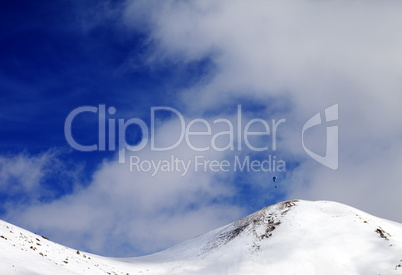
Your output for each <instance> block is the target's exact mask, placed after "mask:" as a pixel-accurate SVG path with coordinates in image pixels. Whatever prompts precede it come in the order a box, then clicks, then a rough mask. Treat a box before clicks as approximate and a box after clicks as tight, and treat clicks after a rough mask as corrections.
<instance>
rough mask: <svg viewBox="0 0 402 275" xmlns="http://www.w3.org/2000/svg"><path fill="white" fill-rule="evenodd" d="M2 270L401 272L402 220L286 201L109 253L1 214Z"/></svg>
mask: <svg viewBox="0 0 402 275" xmlns="http://www.w3.org/2000/svg"><path fill="white" fill-rule="evenodd" d="M0 273H1V274H292V275H293V274H309V275H311V274H325V275H327V274H334V275H335V274H336V275H339V274H365V275H366V274H382V275H388V274H402V224H399V223H395V222H392V221H388V220H384V219H381V218H377V217H374V216H372V215H369V214H367V213H365V212H362V211H359V210H357V209H354V208H352V207H349V206H346V205H343V204H340V203H335V202H328V201H296V200H295V201H286V202H282V203H279V204H276V205H273V206H269V207H266V208H264V209H262V210H260V211H257V212H256V213H254V214H251V215H249V216H247V217H245V218H243V219H240V220H238V221H236V222H234V223H231V224H229V225H227V226H224V227H221V228H218V229H216V230H213V231H211V232H208V233H206V234H204V235H201V236H198V237H196V238H193V239H191V240H188V241H186V242H183V243H181V244H178V245H176V246H174V247H172V248H170V249H167V250H165V251H162V252H160V253H156V254H152V255H149V256H144V257H137V258H124V259H118V258H105V257H100V256H96V255H93V254H90V253H86V252H82V251H77V250H74V249H71V248H67V247H64V246H61V245H59V244H56V243H54V242H51V241H49V240H47V239H46V238H45V237H42V236H38V235H36V234H33V233H31V232H28V231H26V230H24V229H21V228H18V227H16V226H13V225H11V224H9V223H6V222H3V221H1V222H0Z"/></svg>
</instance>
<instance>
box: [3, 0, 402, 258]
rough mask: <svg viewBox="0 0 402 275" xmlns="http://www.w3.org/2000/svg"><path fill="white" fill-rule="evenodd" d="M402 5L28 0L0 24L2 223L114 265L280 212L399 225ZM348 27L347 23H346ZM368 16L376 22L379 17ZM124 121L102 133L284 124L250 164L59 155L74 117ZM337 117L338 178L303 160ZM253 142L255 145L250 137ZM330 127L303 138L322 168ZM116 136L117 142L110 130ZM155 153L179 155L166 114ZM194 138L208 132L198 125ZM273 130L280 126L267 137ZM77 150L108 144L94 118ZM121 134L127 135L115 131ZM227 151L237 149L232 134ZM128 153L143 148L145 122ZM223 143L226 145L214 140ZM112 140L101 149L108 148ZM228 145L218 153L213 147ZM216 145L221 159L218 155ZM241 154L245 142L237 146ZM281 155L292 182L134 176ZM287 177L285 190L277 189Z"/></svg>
mask: <svg viewBox="0 0 402 275" xmlns="http://www.w3.org/2000/svg"><path fill="white" fill-rule="evenodd" d="M400 9H402V7H401V5H400V4H397V3H390V4H389V5H386V4H380V3H369V4H365V5H364V7H363V6H359V5H357V4H353V3H342V4H340V3H334V2H331V1H328V2H320V3H316V2H312V1H304V2H293V1H291V2H289V3H281V2H277V1H271V2H264V1H254V2H253V3H245V2H242V1H212V0H211V1H187V2H184V1H164V2H162V1H131V0H130V1H129V0H126V1H113V2H111V1H85V2H83V1H19V2H18V3H15V2H11V1H9V3H5V4H3V7H2V9H1V11H0V13H1V20H0V34H1V37H2V39H1V40H2V43H1V46H0V49H1V50H0V60H1V63H0V98H1V100H0V104H1V111H0V218H2V219H4V220H7V221H9V222H11V223H15V224H17V225H19V226H22V227H24V228H26V229H28V230H31V231H34V232H37V233H39V234H42V235H46V236H48V237H49V238H50V239H52V240H54V241H56V242H59V243H62V244H65V245H68V246H71V247H74V248H76V249H80V250H86V251H90V252H93V253H98V254H102V255H107V256H136V255H144V254H147V253H152V252H155V251H159V250H161V249H164V248H167V247H169V246H171V245H174V244H176V243H178V242H180V241H183V240H185V239H188V238H191V237H194V236H196V235H198V234H201V233H204V232H206V231H208V230H211V229H214V228H216V227H218V226H222V225H224V224H227V223H229V222H232V221H234V220H236V219H238V218H241V217H243V216H244V215H247V214H250V213H252V212H254V211H257V210H259V209H260V208H262V207H265V206H267V205H270V204H273V203H276V202H279V201H282V200H285V199H294V198H298V199H326V200H335V201H339V202H342V203H347V204H349V205H352V206H355V207H358V208H360V209H362V210H365V211H368V212H370V213H373V214H375V215H378V216H381V217H384V218H389V219H393V220H395V221H402V216H401V215H400V212H401V211H397V209H400V208H401V206H402V205H401V203H400V200H399V199H398V198H399V197H398V196H399V195H398V194H400V192H401V191H402V189H401V187H400V186H399V185H398V184H397V182H398V179H399V178H400V176H401V175H400V173H401V172H400V171H399V170H400V169H398V167H399V163H400V161H402V159H401V157H400V156H401V155H402V154H399V153H400V151H401V150H402V146H401V144H402V141H401V137H402V132H401V129H400V127H399V126H398V125H400V122H401V118H400V117H401V116H400V106H399V104H398V102H401V99H402V98H401V93H400V88H401V83H400V80H399V79H400V74H401V73H402V68H401V65H400V64H402V62H400V61H402V60H401V59H402V57H401V55H400V50H399V49H400V46H402V39H401V37H400V35H399V28H398V26H400V23H402V22H400V21H401V19H400V16H399V14H400V13H399V12H398V11H400ZM340 18H341V19H342V20H341V19H340ZM373 18H375V19H377V20H373ZM102 104H103V105H105V106H106V108H109V107H115V108H116V110H117V111H116V113H115V114H114V115H110V114H107V117H106V119H107V121H110V120H111V119H114V120H115V121H116V123H117V124H118V120H119V119H121V120H124V121H128V120H129V119H132V118H137V119H140V120H142V121H144V123H145V124H146V125H147V126H148V127H150V125H151V116H150V114H151V108H152V107H158V106H165V107H170V108H174V109H175V110H177V111H178V112H180V114H181V115H183V117H184V119H185V122H186V124H187V125H188V124H189V123H190V122H191V121H194V120H197V119H198V120H200V119H203V120H204V122H206V123H209V125H212V135H213V134H216V133H219V132H221V131H227V130H228V129H227V128H225V124H224V123H220V124H219V123H214V121H215V120H217V119H227V120H228V121H230V122H233V125H235V129H234V132H235V133H237V130H238V129H237V128H236V125H237V124H236V123H237V121H238V106H239V105H240V106H241V111H242V123H243V124H242V127H243V132H244V127H245V125H246V124H247V122H249V121H251V120H253V119H260V120H264V121H266V122H267V123H268V124H269V125H270V126H272V120H273V119H274V120H276V121H279V120H280V119H285V120H286V122H285V123H283V124H282V125H280V126H279V127H278V134H277V138H276V140H277V150H273V149H272V148H271V147H272V138H273V137H272V135H269V136H267V135H266V136H254V137H252V138H250V140H251V143H252V144H254V145H255V146H257V147H258V146H261V147H264V146H265V145H268V147H269V149H268V150H265V151H263V152H255V151H253V150H250V148H249V147H247V146H246V144H245V143H244V139H243V143H242V144H243V146H242V149H241V150H224V151H222V152H220V151H216V150H213V149H212V148H211V136H198V137H196V138H194V139H193V141H194V144H197V146H198V147H206V146H208V145H209V149H208V150H206V151H205V152H195V151H194V150H191V148H190V147H189V146H188V144H186V142H185V141H184V140H183V142H181V143H180V145H179V146H177V148H175V149H174V150H170V151H168V152H159V151H153V150H152V149H151V148H150V143H148V144H147V145H146V146H145V147H144V148H143V149H142V150H140V151H137V152H129V151H127V155H126V157H127V162H126V163H125V164H122V163H119V162H118V152H117V151H108V150H106V151H93V152H80V151H77V150H75V149H74V148H72V147H71V146H70V145H69V143H68V141H67V140H66V137H65V133H64V126H65V121H66V118H67V116H68V115H69V114H70V112H72V111H73V110H74V109H76V108H78V107H81V106H93V107H97V108H99V106H100V105H102ZM334 104H338V106H339V120H338V121H336V122H334V123H332V124H331V125H337V126H338V127H339V146H338V148H339V168H338V169H337V170H331V169H329V168H328V167H325V166H323V165H321V164H319V163H317V162H316V161H315V160H313V159H312V158H310V157H309V156H308V154H307V153H306V152H305V151H304V150H303V147H302V143H301V134H302V128H303V125H304V123H306V121H307V120H308V119H310V118H311V117H312V116H314V115H315V114H316V113H319V112H321V113H322V114H323V112H324V109H325V108H328V107H330V106H332V105H334ZM254 126H255V127H256V128H254V129H253V128H252V127H251V128H250V129H252V131H262V129H263V128H261V127H262V126H263V124H261V123H259V122H257V123H255V124H254ZM325 126H326V125H324V124H322V125H320V126H317V127H316V128H314V130H311V131H309V132H308V133H307V136H305V140H306V146H307V147H309V148H310V149H311V150H312V151H314V152H317V153H318V154H320V155H325V139H326V134H325V133H326V132H325V131H326V128H325ZM107 129H109V128H107ZM155 129H156V131H155V132H156V134H155V140H156V141H157V142H159V143H158V144H165V145H166V144H173V143H174V142H175V140H177V138H178V135H180V130H182V129H181V128H180V123H179V120H178V117H177V116H176V115H174V114H172V113H171V112H170V113H169V112H168V111H165V112H159V113H158V117H157V123H156V128H155ZM192 130H193V131H205V125H204V124H202V123H201V122H198V123H195V126H194V128H192ZM271 130H272V128H271ZM72 134H73V137H74V138H75V139H76V140H77V141H78V142H79V143H81V144H83V145H91V144H95V143H97V141H98V116H97V114H93V113H88V112H87V113H82V114H80V115H79V116H77V117H76V118H75V120H74V123H73V127H72ZM115 134H116V135H117V134H118V131H117V130H116V131H115ZM226 137H227V135H226ZM126 138H127V141H128V142H129V143H130V144H132V145H134V146H135V145H136V144H137V145H138V144H139V142H140V141H141V140H142V138H143V136H142V135H141V131H140V128H139V127H138V125H132V126H129V127H128V128H127V131H126ZM217 140H218V141H219V139H217ZM106 141H107V142H108V141H109V139H108V138H107V139H106ZM220 142H221V143H219V144H220V145H219V146H221V147H223V146H224V145H225V139H222V140H220ZM222 144H223V145H222ZM234 144H235V147H236V148H238V147H237V145H238V140H237V136H236V137H235V141H234ZM171 155H174V156H175V157H177V158H178V159H180V160H183V161H184V160H186V161H189V160H191V161H194V157H196V156H203V157H204V158H205V159H207V160H211V161H212V160H216V161H219V162H222V161H224V160H228V162H230V164H231V165H234V163H235V158H236V157H239V158H240V159H242V160H243V159H244V158H246V157H249V158H250V159H251V160H256V161H259V162H261V161H263V160H265V159H268V157H269V155H271V157H273V156H275V157H276V158H277V160H283V161H284V162H285V163H286V171H279V172H278V171H277V172H272V171H271V172H253V171H251V172H244V171H243V172H239V171H237V172H234V171H232V170H231V171H229V172H222V171H221V172H214V171H211V170H208V171H195V169H194V166H191V168H190V171H189V172H188V173H187V174H186V175H185V176H182V175H180V173H177V171H176V172H175V171H173V172H169V173H162V172H160V173H157V175H155V176H152V175H150V173H149V172H144V171H140V172H138V171H137V172H135V171H134V172H132V171H131V172H130V167H129V157H130V156H137V157H138V158H139V159H141V160H143V161H149V162H151V161H154V162H157V161H163V160H169V159H170V157H171ZM273 176H278V183H277V188H275V187H274V186H275V184H273V182H272V177H273Z"/></svg>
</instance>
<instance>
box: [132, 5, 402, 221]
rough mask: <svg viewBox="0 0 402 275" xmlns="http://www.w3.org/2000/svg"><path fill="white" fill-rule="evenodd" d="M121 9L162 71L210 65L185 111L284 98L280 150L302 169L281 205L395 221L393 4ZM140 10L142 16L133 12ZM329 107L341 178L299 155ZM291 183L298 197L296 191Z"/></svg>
mask: <svg viewBox="0 0 402 275" xmlns="http://www.w3.org/2000/svg"><path fill="white" fill-rule="evenodd" d="M127 3H128V9H127V11H126V22H127V24H132V26H134V27H138V26H144V25H146V26H147V30H150V34H149V35H150V39H151V40H152V41H153V43H154V45H155V49H154V54H155V56H156V57H159V58H160V60H161V61H162V62H163V60H165V59H167V58H168V59H169V58H170V59H172V60H180V61H181V62H190V61H196V60H200V59H202V58H210V59H211V60H212V62H214V64H215V65H216V68H215V70H214V71H213V72H212V75H208V77H207V78H206V79H208V81H203V82H200V83H199V84H198V85H197V86H194V87H193V88H191V89H188V90H186V91H185V92H184V93H183V97H182V99H183V101H184V102H185V103H186V104H187V106H188V110H190V112H194V113H197V112H200V111H201V112H205V110H207V109H216V108H219V106H221V105H222V102H224V101H226V100H227V101H229V102H230V100H231V99H232V98H233V97H235V98H238V97H239V96H243V97H245V98H248V99H249V100H250V99H251V100H256V101H257V102H259V103H261V104H263V103H264V102H267V106H270V105H269V101H270V100H275V99H278V97H280V96H285V97H287V98H288V100H289V101H288V102H289V108H288V109H287V110H286V109H285V111H283V112H282V113H280V112H279V113H277V115H279V116H280V115H282V116H285V117H286V118H287V119H288V123H289V125H292V126H293V127H294V128H293V129H290V130H289V132H287V133H286V134H288V135H290V134H291V136H286V137H285V140H284V143H283V144H282V147H281V148H291V149H290V150H289V151H290V152H289V153H293V154H295V157H297V159H298V160H299V161H301V165H300V166H299V168H297V169H296V170H295V171H294V175H298V176H297V177H296V176H295V177H294V178H293V181H290V180H289V182H288V183H287V184H288V185H289V186H291V188H290V189H289V197H301V198H311V199H322V198H334V199H336V200H338V201H340V202H345V203H349V204H352V205H355V206H357V207H360V208H363V210H369V211H372V212H373V211H374V212H376V214H378V215H380V216H383V217H392V218H393V219H395V220H399V221H402V215H401V214H400V213H399V212H398V211H395V209H400V208H401V207H402V202H401V201H400V200H399V201H398V200H395V199H394V198H395V194H398V192H397V190H399V188H398V185H397V182H398V180H399V178H400V175H399V169H398V167H397V166H398V164H400V160H399V157H398V155H397V154H395V152H396V151H399V150H400V148H401V147H402V140H401V137H402V128H401V127H399V126H400V125H401V123H402V118H401V112H400V102H402V93H401V92H400V91H401V88H402V82H401V77H400V76H401V75H402V54H401V52H400V49H401V48H402V36H401V35H400V28H399V26H400V25H401V24H402V17H400V11H401V9H402V3H400V2H391V1H387V2H361V1H357V2H346V1H342V2H339V1H338V2H335V1H164V2H163V3H159V2H158V3H156V4H155V5H153V6H152V8H151V7H150V5H151V4H149V3H148V2H147V1H127ZM144 3H147V4H146V5H147V6H148V8H147V9H146V10H145V11H150V13H145V14H144V16H140V15H139V14H138V13H137V12H133V11H135V10H137V11H138V10H142V7H143V5H144ZM133 18H134V21H132V19H133ZM139 18H140V19H143V21H141V20H139ZM138 22H142V25H141V24H138ZM144 22H145V23H144ZM155 60H158V59H154V60H153V61H155ZM217 98H219V100H217ZM335 103H339V108H340V110H339V116H340V117H339V131H340V164H339V165H340V169H339V170H338V171H336V172H332V171H328V170H326V168H324V167H322V166H320V165H315V164H314V161H313V160H311V159H309V158H308V157H303V156H302V155H301V154H300V153H302V150H301V144H300V132H301V127H302V125H303V123H304V122H305V121H307V119H309V118H310V117H311V116H312V115H314V114H315V113H317V112H318V111H322V110H323V109H324V108H326V107H329V106H331V105H333V104H335ZM297 127H299V129H297ZM312 143H314V141H313V142H312ZM317 143H319V141H317ZM302 169H304V171H301V170H302ZM307 169H308V170H307ZM378 175H384V176H383V177H379V176H378ZM380 178H386V179H387V180H380ZM300 182H305V184H303V188H298V187H297V186H299V183H300ZM379 190H381V192H379ZM379 193H380V194H381V197H379V196H378V194H379ZM373 202H378V205H384V207H381V206H378V207H374V206H373Z"/></svg>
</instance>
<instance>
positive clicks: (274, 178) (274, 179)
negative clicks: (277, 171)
mask: <svg viewBox="0 0 402 275" xmlns="http://www.w3.org/2000/svg"><path fill="white" fill-rule="evenodd" d="M276 179H277V177H273V178H272V181H273V182H276ZM275 188H276V185H275Z"/></svg>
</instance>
